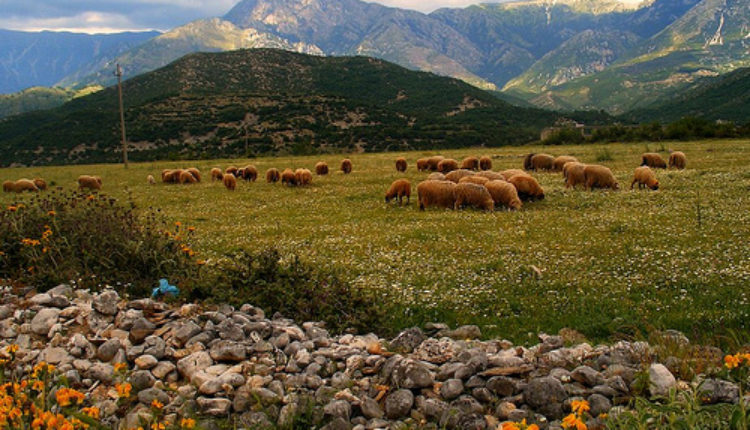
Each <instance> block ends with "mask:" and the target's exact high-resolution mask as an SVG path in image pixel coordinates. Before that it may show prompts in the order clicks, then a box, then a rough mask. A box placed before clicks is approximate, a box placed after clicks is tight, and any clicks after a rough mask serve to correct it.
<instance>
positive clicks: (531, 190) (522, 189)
mask: <svg viewBox="0 0 750 430" xmlns="http://www.w3.org/2000/svg"><path fill="white" fill-rule="evenodd" d="M508 182H509V183H510V184H511V185H513V186H514V187H516V191H517V192H518V197H519V198H520V199H521V200H523V201H527V200H542V199H543V198H544V189H542V187H541V185H539V182H537V180H536V179H534V178H533V177H532V176H531V175H529V174H528V173H522V174H518V175H513V176H511V177H510V178H508Z"/></svg>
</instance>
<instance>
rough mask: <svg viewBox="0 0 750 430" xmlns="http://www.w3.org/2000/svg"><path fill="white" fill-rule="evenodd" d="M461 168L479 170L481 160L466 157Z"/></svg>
mask: <svg viewBox="0 0 750 430" xmlns="http://www.w3.org/2000/svg"><path fill="white" fill-rule="evenodd" d="M461 168H462V169H467V170H479V159H478V158H477V157H466V158H464V159H463V161H461Z"/></svg>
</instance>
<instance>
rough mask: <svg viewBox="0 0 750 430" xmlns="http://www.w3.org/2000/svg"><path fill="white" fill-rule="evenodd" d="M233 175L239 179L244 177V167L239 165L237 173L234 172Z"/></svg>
mask: <svg viewBox="0 0 750 430" xmlns="http://www.w3.org/2000/svg"><path fill="white" fill-rule="evenodd" d="M234 177H235V178H240V179H242V178H244V177H245V168H244V167H240V168H239V169H237V173H235V175H234Z"/></svg>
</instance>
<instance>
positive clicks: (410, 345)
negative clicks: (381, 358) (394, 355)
mask: <svg viewBox="0 0 750 430" xmlns="http://www.w3.org/2000/svg"><path fill="white" fill-rule="evenodd" d="M425 339H427V337H426V336H425V335H424V333H422V330H420V329H419V328H418V327H412V328H408V329H406V330H404V331H402V332H401V333H399V334H398V335H397V336H396V337H394V338H393V339H392V340H391V342H390V344H389V346H390V349H391V350H393V351H399V352H412V351H414V348H416V347H418V346H419V345H420V344H421V343H422V342H424V340H425Z"/></svg>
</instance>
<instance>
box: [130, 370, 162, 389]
mask: <svg viewBox="0 0 750 430" xmlns="http://www.w3.org/2000/svg"><path fill="white" fill-rule="evenodd" d="M155 382H156V378H154V375H152V374H151V372H149V371H148V370H136V371H135V372H133V373H132V374H131V375H130V383H131V384H132V385H133V390H134V391H136V392H138V391H141V390H145V389H146V388H151V387H153V386H154V383H155Z"/></svg>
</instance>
